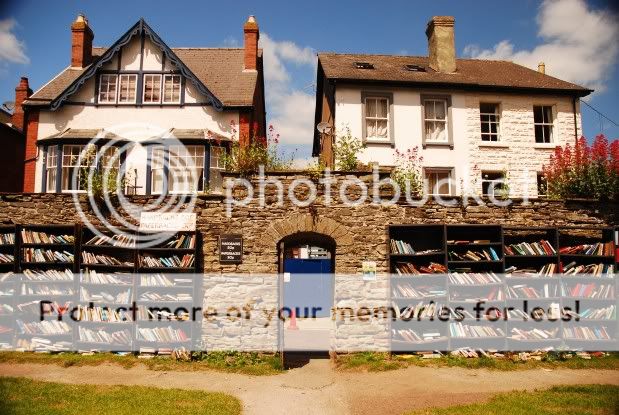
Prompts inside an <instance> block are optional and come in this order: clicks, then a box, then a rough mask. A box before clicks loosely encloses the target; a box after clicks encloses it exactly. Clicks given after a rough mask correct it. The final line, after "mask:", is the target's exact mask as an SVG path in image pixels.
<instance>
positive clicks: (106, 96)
mask: <svg viewBox="0 0 619 415" xmlns="http://www.w3.org/2000/svg"><path fill="white" fill-rule="evenodd" d="M116 81H117V76H116V75H111V74H104V75H101V76H100V77H99V102H102V103H114V102H116Z"/></svg>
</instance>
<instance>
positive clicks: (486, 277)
mask: <svg viewBox="0 0 619 415" xmlns="http://www.w3.org/2000/svg"><path fill="white" fill-rule="evenodd" d="M449 282H450V283H452V284H455V285H478V284H493V283H500V282H501V279H500V278H499V277H497V275H496V274H495V273H494V272H450V273H449Z"/></svg>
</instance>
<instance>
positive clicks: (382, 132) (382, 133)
mask: <svg viewBox="0 0 619 415" xmlns="http://www.w3.org/2000/svg"><path fill="white" fill-rule="evenodd" d="M387 130H388V128H387V121H376V137H380V138H387Z"/></svg>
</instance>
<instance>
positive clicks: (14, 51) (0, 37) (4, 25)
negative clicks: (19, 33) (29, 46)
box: [0, 18, 30, 64]
mask: <svg viewBox="0 0 619 415" xmlns="http://www.w3.org/2000/svg"><path fill="white" fill-rule="evenodd" d="M16 25H17V22H16V21H15V19H12V18H8V19H3V20H0V62H3V63H4V64H7V63H21V64H26V63H29V62H30V59H29V58H28V56H26V52H25V49H26V46H25V45H24V42H22V41H20V40H18V39H17V37H16V36H15V34H14V33H13V29H14V28H15V26H16Z"/></svg>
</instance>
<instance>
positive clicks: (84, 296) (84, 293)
mask: <svg viewBox="0 0 619 415" xmlns="http://www.w3.org/2000/svg"><path fill="white" fill-rule="evenodd" d="M80 298H81V300H82V301H92V302H97V303H100V302H105V303H109V304H128V303H129V302H130V301H131V288H128V289H126V290H122V291H119V292H112V293H110V292H107V291H101V290H100V289H99V290H97V291H92V290H90V289H88V288H86V287H80Z"/></svg>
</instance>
